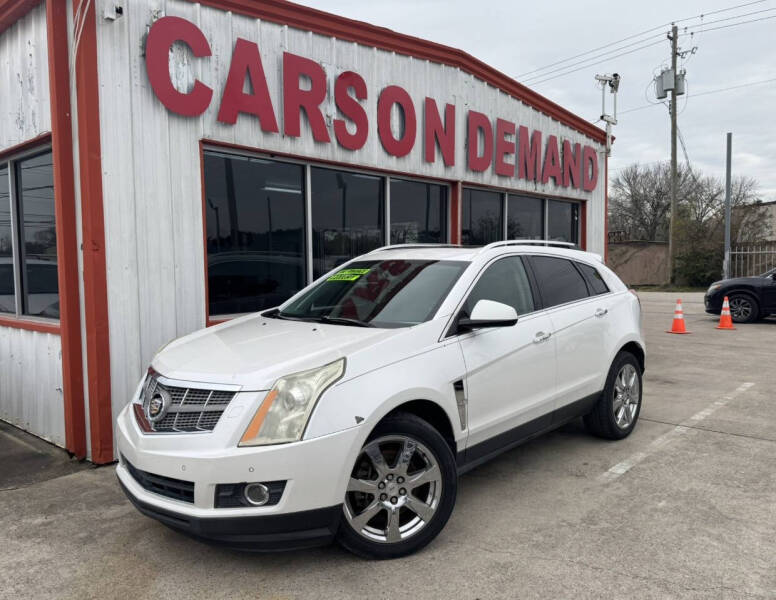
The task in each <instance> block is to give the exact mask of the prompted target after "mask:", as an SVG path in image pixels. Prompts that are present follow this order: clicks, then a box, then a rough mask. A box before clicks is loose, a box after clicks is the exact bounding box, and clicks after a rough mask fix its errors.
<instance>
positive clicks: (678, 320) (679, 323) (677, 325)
mask: <svg viewBox="0 0 776 600" xmlns="http://www.w3.org/2000/svg"><path fill="white" fill-rule="evenodd" d="M666 333H691V332H689V331H687V330H686V329H685V328H684V312H683V311H682V301H681V300H677V301H676V308H675V309H674V322H673V323H672V325H671V331H666Z"/></svg>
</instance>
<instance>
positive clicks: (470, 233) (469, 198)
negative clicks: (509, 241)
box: [461, 189, 504, 246]
mask: <svg viewBox="0 0 776 600" xmlns="http://www.w3.org/2000/svg"><path fill="white" fill-rule="evenodd" d="M502 197H503V196H502V195H501V194H500V193H498V192H488V191H485V190H474V189H464V190H463V202H462V203H461V243H462V244H463V245H464V246H480V245H483V244H489V243H491V242H496V241H498V240H501V239H504V229H503V228H504V221H503V215H502V212H503V211H502V204H503V203H502Z"/></svg>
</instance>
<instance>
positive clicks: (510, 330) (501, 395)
mask: <svg viewBox="0 0 776 600" xmlns="http://www.w3.org/2000/svg"><path fill="white" fill-rule="evenodd" d="M482 299H486V300H494V301H496V302H502V303H504V304H509V305H510V306H512V307H514V309H515V310H516V311H517V314H518V320H517V323H516V324H514V325H512V326H508V327H493V328H483V329H478V330H474V331H472V332H469V333H465V334H462V335H460V336H459V344H460V347H461V351H462V353H463V357H464V362H465V364H466V373H467V374H466V397H467V412H468V421H469V438H468V443H467V456H466V460H467V462H470V461H473V460H477V459H478V458H480V457H482V456H486V455H487V454H489V453H490V452H492V451H495V450H497V449H498V448H500V447H502V446H504V445H507V444H509V443H510V442H512V441H517V440H518V439H520V438H522V437H525V436H527V435H530V434H531V433H534V432H535V431H537V430H539V429H543V428H544V427H546V426H548V425H549V422H550V413H551V411H552V406H553V395H554V391H555V340H554V339H553V337H552V324H551V322H550V319H549V317H548V316H547V315H546V314H545V313H544V312H542V311H541V310H537V308H538V304H537V302H536V301H535V298H534V295H533V290H532V287H531V284H530V282H529V278H528V275H527V272H526V267H525V265H524V263H523V261H522V259H521V258H520V256H517V255H510V256H506V257H503V258H499V259H496V260H495V261H493V262H491V263H490V264H489V265H488V266H487V267H486V268H485V269H484V270H483V272H482V273H481V275H480V277H479V279H478V280H477V281H476V283H475V284H474V285H473V287H472V288H471V289H470V291H469V294H468V296H467V298H466V300H465V302H464V304H463V307H462V309H461V312H462V313H465V314H466V315H469V314H471V310H472V309H473V308H474V305H475V304H476V303H477V301H478V300H482Z"/></svg>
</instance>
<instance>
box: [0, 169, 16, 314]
mask: <svg viewBox="0 0 776 600" xmlns="http://www.w3.org/2000/svg"><path fill="white" fill-rule="evenodd" d="M14 290H15V286H14V281H13V241H12V239H11V186H10V180H9V179H8V165H0V312H8V313H15V312H16V298H15V297H14Z"/></svg>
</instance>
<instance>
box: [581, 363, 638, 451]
mask: <svg viewBox="0 0 776 600" xmlns="http://www.w3.org/2000/svg"><path fill="white" fill-rule="evenodd" d="M641 397H642V380H641V366H640V365H639V361H638V360H637V359H636V357H635V356H634V355H633V354H631V353H630V352H625V351H623V352H620V353H619V354H618V355H617V356H616V357H615V359H614V361H613V362H612V366H611V367H610V369H609V374H608V375H607V377H606V385H605V387H604V391H603V392H602V393H601V396H600V398H599V399H598V401H597V402H596V405H595V407H593V410H592V411H591V412H590V414H588V415H586V416H585V418H584V420H585V427H586V428H587V430H588V431H589V432H590V433H592V434H593V435H596V436H598V437H602V438H605V439H608V440H621V439H623V438H626V437H628V436H629V435H630V433H631V431H633V429H634V427H636V422H637V421H638V419H639V413H640V412H641Z"/></svg>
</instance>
